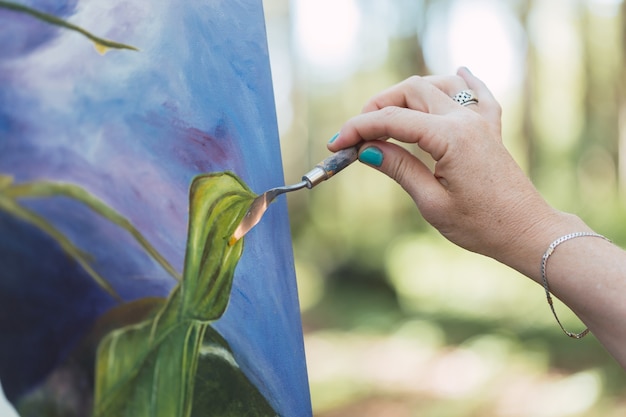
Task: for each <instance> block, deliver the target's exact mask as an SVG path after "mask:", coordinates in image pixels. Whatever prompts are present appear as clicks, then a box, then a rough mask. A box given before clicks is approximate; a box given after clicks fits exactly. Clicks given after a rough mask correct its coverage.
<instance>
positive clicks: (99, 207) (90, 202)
mask: <svg viewBox="0 0 626 417" xmlns="http://www.w3.org/2000/svg"><path fill="white" fill-rule="evenodd" d="M2 178H3V177H1V176H0V186H1V185H2V184H3V181H2ZM5 178H10V177H5ZM9 185H10V183H9ZM0 191H1V192H2V195H5V196H7V197H10V198H12V199H18V198H41V197H58V196H64V197H68V198H71V199H73V200H76V201H80V202H81V203H83V204H84V205H86V206H87V207H89V208H90V209H91V210H93V211H94V212H96V213H98V214H99V215H101V216H102V217H104V218H105V219H107V220H109V221H110V222H111V223H113V224H115V225H117V226H119V227H121V228H122V229H124V230H126V231H127V232H128V233H130V235H131V236H132V237H133V238H134V239H135V240H136V241H137V243H139V245H140V246H141V247H142V248H143V249H144V250H145V251H146V252H147V253H148V254H149V255H150V256H152V258H153V259H154V260H155V261H157V262H158V263H159V264H160V265H161V266H162V267H163V269H165V270H166V271H167V272H168V273H169V274H170V275H171V276H172V277H174V279H176V280H180V276H179V275H178V272H177V271H176V270H175V269H174V267H172V266H171V265H170V264H169V262H167V260H166V259H165V258H164V257H163V256H162V255H161V254H160V253H159V252H158V251H157V250H156V249H155V248H154V247H153V246H152V245H151V244H150V242H148V240H147V239H146V238H144V237H143V235H142V234H141V232H139V230H137V229H136V228H135V227H134V226H133V225H132V223H131V222H130V221H128V219H127V218H125V217H124V216H122V215H121V214H120V213H118V212H117V211H115V210H113V209H112V208H111V207H109V206H108V205H106V204H105V203H104V202H103V201H102V200H100V199H98V198H96V197H95V196H94V195H92V194H90V193H89V192H88V191H86V190H85V189H83V188H81V187H79V186H77V185H74V184H69V183H62V182H51V181H33V182H27V183H19V184H14V185H12V186H10V187H7V188H5V189H2V188H1V187H0Z"/></svg>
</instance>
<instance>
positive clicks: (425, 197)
mask: <svg viewBox="0 0 626 417" xmlns="http://www.w3.org/2000/svg"><path fill="white" fill-rule="evenodd" d="M467 88H470V89H472V90H473V91H474V93H475V95H476V97H477V98H478V101H479V102H478V104H471V105H469V106H467V107H464V106H461V105H459V104H458V103H457V102H455V101H454V100H452V99H451V96H453V95H455V94H456V93H458V92H459V91H461V90H464V89H467ZM500 116H501V109H500V106H499V104H498V103H497V101H496V100H495V98H494V97H493V96H492V94H491V93H490V91H489V90H488V88H487V87H486V86H485V84H484V83H482V82H481V81H480V80H478V79H477V78H476V77H474V76H473V75H472V74H471V73H470V72H469V71H468V70H466V69H464V68H462V69H460V70H459V71H458V73H457V76H449V77H411V78H409V79H407V80H405V81H403V82H401V83H399V84H397V85H396V86H394V87H392V88H390V89H388V90H386V91H384V92H382V93H380V94H379V95H377V96H375V97H374V98H372V99H371V100H370V101H369V102H368V103H367V105H366V106H365V107H364V109H363V112H362V113H361V114H360V115H358V116H356V117H353V118H352V119H350V120H349V121H348V122H346V124H345V125H344V126H343V128H342V129H341V131H340V133H339V136H338V137H337V138H336V139H335V140H334V141H333V142H332V143H329V145H328V148H329V149H330V150H331V151H338V150H340V149H342V148H346V147H348V146H352V145H354V144H357V143H359V142H361V141H365V142H366V143H365V144H364V145H363V146H362V147H361V149H360V154H359V159H360V160H361V162H365V163H367V164H369V165H370V166H373V167H374V168H376V169H378V170H379V171H381V172H383V173H385V174H386V175H388V176H389V177H391V178H393V179H394V180H396V181H397V182H398V183H399V184H400V185H401V186H402V187H403V188H404V189H405V190H406V191H407V193H408V194H409V195H410V196H411V197H412V198H413V200H414V201H415V203H416V205H417V207H418V209H419V210H420V212H421V213H422V215H423V217H424V218H425V219H426V220H427V221H428V222H429V223H430V224H432V225H433V226H434V227H435V228H437V229H438V230H439V231H440V232H441V233H442V234H443V235H444V236H445V237H446V238H448V239H449V240H451V241H452V242H454V243H456V244H458V245H459V246H461V247H464V248H466V249H469V250H471V251H474V252H478V253H482V254H485V255H488V256H491V257H493V258H496V259H498V260H500V261H502V262H505V263H507V264H509V265H511V266H513V267H516V268H517V269H520V267H522V268H523V265H520V264H519V262H522V263H524V262H525V261H519V259H516V256H518V255H519V253H518V252H519V251H520V250H521V249H527V248H526V247H524V248H522V246H525V245H527V244H528V242H527V241H526V240H532V239H533V237H534V238H537V239H538V240H539V241H540V242H538V243H537V245H538V247H541V248H545V246H546V245H547V243H549V239H550V238H551V237H548V236H547V234H546V233H545V232H546V231H549V229H550V227H551V226H550V225H551V224H552V223H553V222H554V220H555V217H557V216H560V213H558V212H557V211H556V210H554V209H552V208H551V207H550V206H549V205H548V204H547V203H546V202H545V201H544V199H543V198H542V197H541V196H540V195H539V194H538V192H537V191H536V190H535V188H534V186H533V185H532V184H531V182H530V181H529V179H528V178H527V177H526V175H525V174H524V173H523V171H522V170H521V169H520V167H519V166H518V165H517V164H516V163H515V161H514V160H513V158H512V157H511V155H510V154H509V152H508V151H507V150H506V148H505V147H504V145H503V143H502V139H501V128H500ZM388 138H394V139H395V140H397V141H400V142H405V143H415V144H417V145H418V146H419V148H421V149H422V150H424V151H426V152H427V153H428V154H430V156H431V157H432V159H433V160H434V162H435V163H434V170H432V171H431V169H429V168H428V166H427V164H426V163H424V162H423V161H421V160H420V159H419V158H417V157H416V156H414V155H413V154H412V153H410V152H409V151H407V150H406V149H405V148H403V147H401V146H399V145H398V144H396V143H392V142H389V141H387V139H388ZM554 233H556V232H554ZM546 242H547V243H546ZM523 272H529V271H523Z"/></svg>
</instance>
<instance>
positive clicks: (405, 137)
mask: <svg viewBox="0 0 626 417" xmlns="http://www.w3.org/2000/svg"><path fill="white" fill-rule="evenodd" d="M446 124H447V121H446V120H445V119H444V118H441V117H439V116H438V115H432V114H428V113H424V112H420V111H415V110H411V109H407V108H403V107H396V106H388V107H384V108H382V109H380V110H375V111H370V112H368V113H362V114H360V115H358V116H355V117H353V118H352V119H350V120H348V121H347V122H346V123H345V124H344V125H343V127H342V128H341V131H340V133H339V136H338V137H337V139H336V140H335V141H334V142H333V143H331V144H329V145H328V148H329V149H330V150H331V151H333V152H334V151H337V150H339V149H343V148H346V147H348V146H351V145H356V144H357V143H359V142H362V141H374V140H377V141H380V140H381V138H382V139H385V138H390V137H392V138H394V139H395V140H398V141H400V142H404V143H416V144H417V145H418V146H419V147H420V148H422V149H423V150H424V151H426V152H428V153H429V154H431V155H432V157H433V159H435V160H439V159H440V158H441V157H442V156H443V154H444V153H445V151H446V146H447V143H446V142H445V141H443V140H437V134H436V133H437V132H440V131H445V129H446Z"/></svg>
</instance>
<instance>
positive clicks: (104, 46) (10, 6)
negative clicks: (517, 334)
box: [0, 0, 139, 55]
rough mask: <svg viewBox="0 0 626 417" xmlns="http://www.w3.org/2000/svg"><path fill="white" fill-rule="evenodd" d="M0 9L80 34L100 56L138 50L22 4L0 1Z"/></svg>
mask: <svg viewBox="0 0 626 417" xmlns="http://www.w3.org/2000/svg"><path fill="white" fill-rule="evenodd" d="M0 9H7V10H13V11H15V12H18V13H24V14H29V15H31V16H33V17H35V18H37V19H39V20H42V21H44V22H46V23H50V24H51V25H55V26H61V27H64V28H66V29H69V30H73V31H75V32H78V33H80V34H82V35H83V36H85V37H86V38H88V39H89V40H91V41H92V42H93V43H94V46H95V48H96V50H97V51H98V52H99V53H100V54H102V55H104V54H105V53H106V52H107V51H108V50H109V49H130V50H132V51H138V50H139V49H137V48H135V47H134V46H131V45H126V44H123V43H119V42H114V41H111V40H108V39H104V38H100V37H98V36H96V35H94V34H93V33H91V32H89V31H87V30H85V29H83V28H81V27H80V26H76V25H74V24H72V23H70V22H67V21H65V20H63V19H61V18H58V17H56V16H54V15H51V14H48V13H44V12H40V11H39V10H36V9H33V8H30V7H28V6H24V5H22V4H18V3H13V2H11V1H3V0H0Z"/></svg>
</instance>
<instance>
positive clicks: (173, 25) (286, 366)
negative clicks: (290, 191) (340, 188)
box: [0, 0, 311, 416]
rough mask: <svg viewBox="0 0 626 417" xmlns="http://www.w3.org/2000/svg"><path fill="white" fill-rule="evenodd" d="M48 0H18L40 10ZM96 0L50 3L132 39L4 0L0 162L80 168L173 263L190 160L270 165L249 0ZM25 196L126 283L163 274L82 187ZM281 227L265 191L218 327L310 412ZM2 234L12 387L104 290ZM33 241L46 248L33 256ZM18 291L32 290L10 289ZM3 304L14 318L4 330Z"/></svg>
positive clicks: (42, 170)
mask: <svg viewBox="0 0 626 417" xmlns="http://www.w3.org/2000/svg"><path fill="white" fill-rule="evenodd" d="M45 3H48V2H46V1H44V0H40V1H32V2H31V5H32V6H34V7H39V6H41V9H44V10H45V7H44V4H45ZM99 3H100V4H94V2H85V3H84V4H80V3H78V4H76V2H65V3H61V5H60V6H59V7H60V9H58V10H57V11H58V13H57V14H58V15H60V16H65V17H67V18H70V19H71V20H72V22H73V23H76V24H78V25H93V26H89V27H87V29H88V30H90V31H92V32H93V33H95V34H97V35H98V36H103V37H105V38H108V39H112V40H115V41H119V42H123V43H126V44H129V45H132V46H135V47H137V48H139V50H140V51H139V52H132V51H118V50H111V51H110V52H108V53H107V54H106V55H104V56H101V55H99V54H98V53H96V52H95V50H94V48H93V45H92V44H91V42H89V41H88V40H86V39H85V38H82V37H81V36H80V35H77V34H76V33H70V32H68V31H63V30H59V29H57V28H52V29H51V28H48V27H43V26H42V25H41V24H40V23H39V22H36V21H34V20H32V19H31V18H23V17H21V18H20V22H21V24H17V23H15V22H16V21H15V14H14V13H8V12H1V11H0V27H3V28H10V31H12V32H11V34H10V36H7V35H6V33H7V32H6V31H5V30H4V29H3V31H2V32H3V33H0V85H2V86H3V87H2V89H0V175H2V174H10V175H13V176H14V177H15V180H16V181H20V182H21V181H29V180H36V179H42V178H45V179H48V180H53V181H66V182H71V183H74V184H77V185H80V186H82V187H83V188H85V189H87V190H88V191H89V192H91V193H92V194H94V195H96V196H98V197H99V198H100V199H102V200H103V201H104V202H106V203H107V204H108V205H110V206H112V207H113V208H115V209H116V210H117V211H119V212H120V213H122V214H123V215H124V216H126V217H127V218H128V219H129V220H130V221H131V222H132V223H133V224H134V225H135V226H136V227H137V228H138V229H139V230H140V231H141V232H142V234H143V235H144V236H145V237H146V238H147V239H148V240H149V241H150V242H151V243H152V244H153V245H154V246H155V247H156V248H157V250H158V251H159V252H160V253H161V254H162V255H164V256H165V257H166V258H167V259H168V261H169V262H170V263H171V264H172V265H174V267H175V268H176V269H177V270H179V271H180V270H182V262H183V256H184V250H185V247H184V246H185V238H186V232H187V230H186V227H187V208H188V187H189V184H190V182H191V179H192V178H193V177H194V176H195V175H197V174H199V173H202V172H213V171H224V170H231V171H234V172H235V173H237V174H238V175H239V176H241V177H242V178H243V179H244V180H245V181H246V182H247V183H248V184H249V185H250V187H251V188H252V189H253V190H255V191H257V192H260V191H263V190H265V189H268V188H271V187H272V186H276V185H281V184H282V183H283V173H282V170H281V168H280V167H281V166H282V162H281V160H280V147H279V141H278V133H277V126H276V115H275V110H274V109H275V105H274V99H273V92H272V85H271V74H270V68H269V59H268V53H267V45H266V38H265V26H264V21H263V10H262V2H261V1H260V0H192V1H187V2H182V3H181V2H177V1H173V0H171V1H169V2H168V1H162V2H145V1H141V0H133V1H127V0H124V1H122V0H117V1H107V2H99ZM48 11H49V12H51V13H55V11H53V10H48ZM9 21H11V22H13V23H12V24H11V25H10V26H9V23H8V22H9ZM15 39H25V41H24V42H22V43H19V44H17V45H16V44H13V43H12V42H14V40H15ZM9 45H10V46H9ZM2 51H5V53H3V52H2ZM24 204H25V205H27V206H28V207H29V208H31V209H32V210H34V211H36V212H38V213H39V214H41V215H43V216H45V217H46V218H47V219H49V220H50V221H51V222H53V223H54V224H55V226H56V227H58V228H59V229H60V230H61V231H63V232H64V233H65V234H66V235H67V236H68V237H70V238H71V239H72V241H73V242H74V243H75V244H76V245H77V246H79V247H80V248H81V249H83V250H85V251H86V252H88V253H89V254H91V255H92V256H93V257H94V267H95V268H96V269H97V270H98V271H99V272H100V273H101V274H102V275H103V276H105V277H106V278H107V279H108V280H109V281H111V282H112V283H113V285H114V286H115V288H116V289H117V290H118V291H119V293H120V294H122V296H123V297H124V298H125V299H127V300H131V299H134V298H138V297H143V296H147V295H163V294H166V293H167V292H168V291H169V290H170V289H171V288H172V286H173V284H174V282H173V280H172V278H171V277H170V276H169V275H168V274H167V273H166V272H165V271H163V270H162V269H161V268H160V266H159V265H158V264H156V263H155V262H154V261H153V260H152V259H150V258H149V257H147V256H145V254H144V253H143V251H142V250H141V249H140V248H139V247H138V246H137V245H136V243H134V241H133V240H132V239H131V238H130V237H129V236H128V234H127V233H126V232H125V231H123V230H121V229H119V228H118V227H116V226H113V225H111V224H109V223H108V222H107V221H106V220H103V219H101V218H99V217H98V216H96V215H94V214H93V213H91V212H90V211H89V210H87V209H85V208H84V207H82V206H81V205H80V204H77V203H76V202H73V201H70V200H68V199H64V198H50V199H41V200H38V201H29V202H24ZM289 236H290V231H289V224H288V221H287V209H286V204H285V202H284V200H283V201H278V202H277V203H275V204H273V205H272V209H271V210H269V211H268V213H267V214H266V216H265V217H264V219H263V221H262V222H261V224H259V225H258V226H257V227H256V228H255V229H254V230H253V232H251V233H250V234H249V235H248V236H247V237H246V241H245V245H246V246H245V251H244V256H243V257H242V259H241V261H240V264H239V266H238V268H237V271H236V276H235V282H234V287H233V292H232V297H231V304H230V306H229V308H228V310H227V311H226V313H225V315H224V316H223V317H222V319H221V320H220V321H218V322H217V324H216V328H217V329H218V330H219V331H220V332H221V333H222V334H223V335H224V337H225V338H226V339H227V340H228V342H229V344H230V346H231V347H232V348H233V350H234V353H235V356H236V359H237V361H238V362H239V363H240V364H241V365H242V369H243V370H244V372H245V373H246V374H247V375H248V376H249V378H250V379H251V380H252V382H253V383H255V384H256V385H257V386H258V387H259V389H260V390H261V391H262V392H263V393H264V394H265V395H266V397H267V398H268V400H269V401H270V403H271V404H272V405H273V406H274V407H275V409H276V410H277V411H279V413H280V414H281V415H285V416H295V415H297V416H307V415H310V414H311V411H310V399H309V393H308V384H307V376H306V369H305V362H304V349H303V344H302V329H301V325H300V317H299V307H298V304H297V295H296V287H295V276H294V275H295V274H294V266H293V254H292V252H291V251H292V249H291V241H290V237H289ZM0 245H1V246H0V265H2V267H1V268H0V297H4V298H0V379H1V380H2V383H3V387H4V389H5V391H6V392H7V395H8V397H9V398H10V399H12V400H15V398H16V397H17V396H18V395H20V394H22V393H23V392H25V390H27V389H28V388H29V387H32V386H33V384H35V383H37V382H38V381H40V380H41V378H43V376H45V374H46V372H48V371H49V370H50V369H51V367H53V366H54V365H55V364H57V363H59V361H61V360H62V359H63V357H64V355H66V354H67V352H68V351H69V350H70V349H71V347H72V346H73V344H74V343H75V341H76V340H77V338H78V337H80V335H82V334H83V333H84V332H85V331H86V329H87V328H88V327H89V325H90V324H91V323H92V322H93V320H94V319H95V318H96V317H97V316H98V315H100V314H101V313H102V312H103V311H105V310H106V309H107V308H109V307H110V306H111V303H112V300H111V299H110V297H109V296H108V295H106V294H105V293H104V292H103V291H102V290H101V289H100V288H99V287H97V286H96V285H95V284H94V283H93V282H92V281H91V280H90V278H88V277H87V276H86V274H84V272H83V271H81V270H80V268H78V267H77V266H76V265H75V264H74V263H72V262H71V261H69V260H68V259H67V257H66V256H65V255H64V254H63V253H62V252H61V251H60V249H59V248H58V247H57V246H56V245H55V243H54V242H52V241H51V240H50V239H49V238H47V237H46V236H45V235H43V234H42V233H40V232H38V231H37V230H35V229H33V228H32V227H30V226H28V225H25V224H22V223H19V222H16V221H15V220H12V219H10V218H8V217H7V216H6V215H4V216H3V217H0ZM42 253H45V256H44V255H41V254H42ZM42 256H43V257H42ZM40 257H42V258H41V259H42V260H45V262H33V260H34V259H39V258H40ZM9 259H12V260H13V261H14V262H13V263H6V262H8V260H9ZM5 261H6V262H5ZM64 280H68V281H67V283H66V282H65V281H64ZM70 283H71V284H70ZM34 287H36V289H35V288H34ZM25 291H26V292H25ZM31 297H32V298H31ZM48 299H54V300H57V301H58V302H57V301H54V302H49V303H48V302H47V301H46V300H48ZM31 303H38V307H37V308H35V309H32V310H30V309H28V308H24V307H23V306H25V305H29V304H31ZM18 304H19V305H18ZM20 306H21V307H20ZM9 318H14V321H15V322H19V323H22V321H23V320H25V321H24V323H28V325H26V324H25V325H24V327H22V326H21V325H20V328H19V330H16V329H15V328H14V327H12V326H14V322H12V321H11V320H9ZM71 329H73V331H74V332H75V333H73V334H72V332H71ZM7 335H9V338H7ZM7 340H10V341H11V342H10V343H9V342H6V341H7ZM12 346H14V347H12ZM43 346H45V348H42V347H43Z"/></svg>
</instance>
